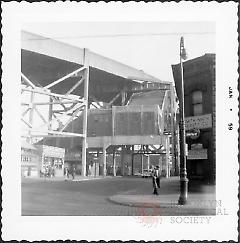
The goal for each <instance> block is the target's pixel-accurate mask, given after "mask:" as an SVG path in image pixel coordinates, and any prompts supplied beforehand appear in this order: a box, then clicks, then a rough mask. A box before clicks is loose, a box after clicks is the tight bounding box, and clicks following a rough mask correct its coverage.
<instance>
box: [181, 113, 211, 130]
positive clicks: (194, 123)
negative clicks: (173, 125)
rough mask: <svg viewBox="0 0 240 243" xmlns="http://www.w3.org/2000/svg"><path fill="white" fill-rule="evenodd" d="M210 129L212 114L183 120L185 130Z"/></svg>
mask: <svg viewBox="0 0 240 243" xmlns="http://www.w3.org/2000/svg"><path fill="white" fill-rule="evenodd" d="M210 127H212V114H206V115H202V116H190V117H186V118H185V129H186V130H192V129H194V128H195V129H204V128H210Z"/></svg>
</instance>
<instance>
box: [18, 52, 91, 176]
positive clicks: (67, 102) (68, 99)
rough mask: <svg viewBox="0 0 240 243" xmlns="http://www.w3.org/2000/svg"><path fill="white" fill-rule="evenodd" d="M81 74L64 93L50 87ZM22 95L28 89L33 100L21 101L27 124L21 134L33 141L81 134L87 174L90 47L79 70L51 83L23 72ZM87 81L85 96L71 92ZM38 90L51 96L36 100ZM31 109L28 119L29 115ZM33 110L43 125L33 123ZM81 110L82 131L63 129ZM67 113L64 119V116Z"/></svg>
mask: <svg viewBox="0 0 240 243" xmlns="http://www.w3.org/2000/svg"><path fill="white" fill-rule="evenodd" d="M76 75H78V76H79V77H80V78H79V81H77V82H76V83H75V84H74V85H73V86H72V87H71V88H70V89H69V90H68V91H67V92H66V93H65V94H58V93H53V92H51V88H52V87H54V86H56V85H57V84H59V83H63V82H64V81H66V79H68V78H69V77H72V76H76ZM21 80H22V87H21V94H22V96H24V95H25V93H30V101H29V102H22V103H21V105H22V107H24V108H23V109H24V111H23V112H22V115H21V121H22V122H23V123H24V124H25V125H26V126H27V128H25V129H23V131H24V132H25V133H23V134H22V137H26V138H28V140H29V141H30V142H31V140H32V138H33V137H41V138H44V137H81V138H82V161H83V163H82V175H85V174H86V149H87V143H86V138H87V110H88V106H89V104H88V83H89V65H88V57H87V50H86V49H84V66H83V67H81V68H78V69H77V70H75V71H73V72H71V73H69V74H67V75H65V76H63V77H61V78H59V79H57V80H55V81H53V82H51V83H50V84H48V85H46V86H44V87H39V86H36V85H35V84H34V82H32V81H31V80H30V79H29V78H28V77H27V76H26V75H25V74H24V73H21ZM82 83H84V96H83V97H81V96H76V95H72V92H73V91H74V90H75V89H76V88H77V87H79V86H80V85H81V84H82ZM36 94H40V95H44V96H47V97H49V102H45V101H44V102H37V101H35V96H36ZM59 105H60V106H61V107H62V109H61V110H54V109H53V107H55V106H59ZM39 106H44V107H46V108H47V109H48V112H49V114H48V119H46V118H45V116H44V114H42V113H41V111H40V110H39ZM28 113H29V117H28V119H26V116H27V114H28ZM34 113H35V114H37V116H38V117H39V118H40V119H41V120H42V122H43V125H40V126H39V125H38V126H37V127H35V126H34V121H33V117H34ZM80 114H82V115H83V132H82V133H81V134H80V133H76V132H75V133H73V132H66V131H64V129H65V128H66V127H67V126H68V125H69V124H70V123H71V122H72V121H73V120H74V119H75V118H76V117H79V116H80ZM66 116H67V117H68V118H67V120H66V121H65V123H64V122H63V121H62V118H63V117H65V118H66ZM55 122H57V123H58V127H57V128H55V129H54V128H53V125H54V123H55Z"/></svg>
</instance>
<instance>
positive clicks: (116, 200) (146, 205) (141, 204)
mask: <svg viewBox="0 0 240 243" xmlns="http://www.w3.org/2000/svg"><path fill="white" fill-rule="evenodd" d="M119 196H121V195H114V196H111V197H109V198H108V200H109V201H110V202H112V203H115V204H119V205H123V206H130V207H142V208H182V209H183V208H184V209H196V210H200V209H201V210H215V208H214V207H196V205H192V204H191V203H190V204H185V205H179V204H177V202H176V204H175V203H171V202H166V201H164V202H161V201H158V202H156V201H155V202H146V201H142V202H139V201H135V202H131V201H127V200H125V201H124V200H121V199H120V200H119V198H116V197H119ZM123 196H124V197H126V195H123Z"/></svg>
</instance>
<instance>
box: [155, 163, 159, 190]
mask: <svg viewBox="0 0 240 243" xmlns="http://www.w3.org/2000/svg"><path fill="white" fill-rule="evenodd" d="M155 173H156V177H157V179H156V182H157V187H158V188H160V171H159V166H158V165H157V166H156V172H155Z"/></svg>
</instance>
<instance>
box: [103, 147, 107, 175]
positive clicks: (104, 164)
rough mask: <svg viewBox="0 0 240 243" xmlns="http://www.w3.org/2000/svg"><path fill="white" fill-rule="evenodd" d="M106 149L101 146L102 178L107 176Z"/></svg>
mask: <svg viewBox="0 0 240 243" xmlns="http://www.w3.org/2000/svg"><path fill="white" fill-rule="evenodd" d="M106 150H107V148H106V146H103V154H102V160H103V176H104V177H105V176H106V175H107V152H106Z"/></svg>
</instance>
